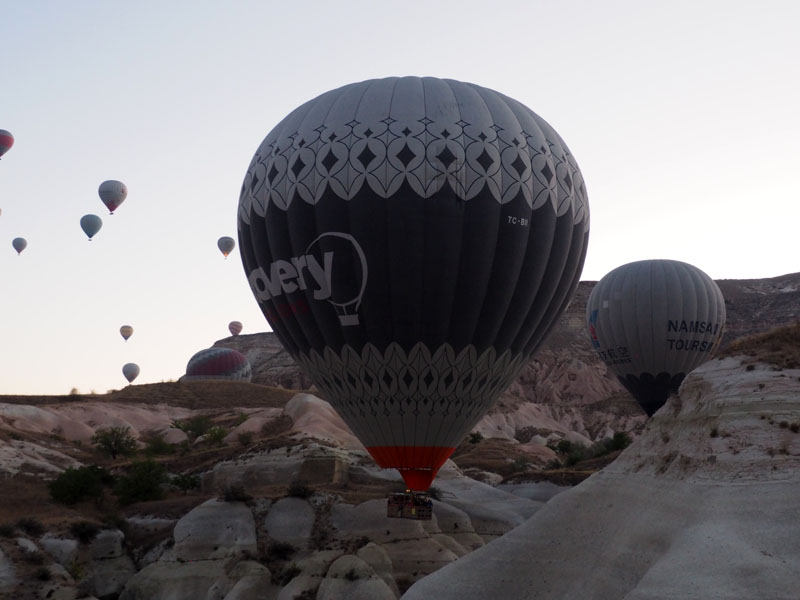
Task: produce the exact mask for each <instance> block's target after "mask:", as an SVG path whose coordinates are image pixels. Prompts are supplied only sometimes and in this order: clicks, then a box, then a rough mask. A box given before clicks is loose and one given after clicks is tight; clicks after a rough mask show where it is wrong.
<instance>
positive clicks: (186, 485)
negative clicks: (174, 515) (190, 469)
mask: <svg viewBox="0 0 800 600" xmlns="http://www.w3.org/2000/svg"><path fill="white" fill-rule="evenodd" d="M171 483H172V485H174V486H175V487H177V488H178V489H179V490H181V491H182V492H183V493H184V494H185V493H186V492H188V491H189V490H194V489H197V488H199V487H200V478H199V477H198V476H197V475H192V474H191V473H180V474H179V475H175V476H174V477H173V478H172V481H171Z"/></svg>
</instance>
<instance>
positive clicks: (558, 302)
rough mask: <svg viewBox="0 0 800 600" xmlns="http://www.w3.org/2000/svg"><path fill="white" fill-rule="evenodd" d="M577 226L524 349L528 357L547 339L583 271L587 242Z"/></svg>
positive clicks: (573, 230)
mask: <svg viewBox="0 0 800 600" xmlns="http://www.w3.org/2000/svg"><path fill="white" fill-rule="evenodd" d="M579 225H580V224H578V226H576V225H573V227H572V232H571V235H570V236H568V238H567V240H568V243H569V248H568V250H567V253H566V256H565V259H564V263H563V265H562V267H561V277H559V279H558V281H557V282H556V288H555V292H554V294H553V296H552V298H551V299H550V302H549V306H548V307H547V309H546V310H545V313H544V317H543V319H542V324H540V326H539V328H538V333H537V334H536V335H534V337H532V338H531V339H530V340H529V341H528V344H527V345H526V348H525V349H526V352H527V354H528V355H529V356H531V355H533V353H534V352H536V350H537V349H538V348H539V346H541V344H542V343H544V341H545V340H546V339H547V336H548V335H549V334H550V331H551V330H552V329H553V327H555V325H556V324H557V322H558V319H559V317H560V316H561V314H562V313H563V308H565V306H566V304H568V303H569V301H570V299H571V298H572V295H573V294H574V292H575V287H576V286H577V281H578V280H579V278H580V274H581V272H582V271H583V260H584V258H585V256H586V253H585V251H584V244H585V241H586V240H587V237H586V236H585V235H584V234H583V232H581V231H580V229H579ZM567 273H572V274H573V275H572V277H571V278H565V277H564V275H565V274H567ZM576 278H577V280H576ZM573 282H574V284H573Z"/></svg>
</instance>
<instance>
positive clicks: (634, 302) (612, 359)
mask: <svg viewBox="0 0 800 600" xmlns="http://www.w3.org/2000/svg"><path fill="white" fill-rule="evenodd" d="M586 320H587V325H588V329H589V337H590V340H591V342H592V346H593V347H594V349H595V352H597V354H598V356H599V357H600V358H601V359H602V360H603V361H604V362H605V363H606V365H608V367H609V369H610V370H611V371H612V372H613V373H615V374H616V375H617V377H618V378H619V380H620V382H621V383H622V385H624V386H625V387H626V388H627V389H628V390H629V391H630V392H631V394H633V396H634V398H636V400H637V401H638V402H639V404H640V405H641V407H642V408H643V409H644V410H645V412H646V413H647V414H648V415H652V414H653V413H655V412H656V411H657V410H658V409H659V408H661V407H662V406H663V405H664V403H665V402H666V401H667V398H668V397H669V395H670V394H671V393H677V391H678V386H680V384H681V382H682V381H683V379H684V377H686V374H687V373H689V372H690V371H692V370H693V369H695V368H697V367H698V366H700V365H701V364H702V363H703V362H705V361H706V360H708V359H709V358H710V356H711V354H712V352H714V350H715V349H716V348H717V346H718V345H719V343H720V340H721V339H722V333H723V329H724V328H725V300H724V299H723V297H722V292H721V291H720V289H719V287H718V286H717V284H716V283H714V280H712V279H711V278H710V277H709V276H708V275H706V274H705V273H703V271H701V270H700V269H698V268H697V267H694V266H692V265H689V264H686V263H684V262H679V261H676V260H642V261H638V262H633V263H629V264H627V265H623V266H621V267H617V268H616V269H614V270H613V271H611V272H610V273H608V274H607V275H606V276H605V277H603V278H602V279H601V280H600V281H599V282H598V283H597V285H596V286H595V287H594V289H593V290H592V293H591V294H590V296H589V300H588V302H587V304H586Z"/></svg>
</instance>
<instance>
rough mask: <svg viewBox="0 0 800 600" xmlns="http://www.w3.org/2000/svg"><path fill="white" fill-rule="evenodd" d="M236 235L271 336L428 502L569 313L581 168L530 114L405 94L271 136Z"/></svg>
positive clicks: (371, 90) (490, 99)
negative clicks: (437, 481)
mask: <svg viewBox="0 0 800 600" xmlns="http://www.w3.org/2000/svg"><path fill="white" fill-rule="evenodd" d="M238 223H239V247H240V252H241V255H242V261H243V263H244V269H245V273H246V275H247V278H248V280H249V282H250V287H251V289H252V291H253V294H254V295H255V297H256V299H257V300H258V303H259V305H260V306H261V310H262V311H263V313H264V315H265V316H266V318H267V320H268V321H269V323H270V325H271V327H272V329H273V331H274V332H275V333H276V334H277V336H278V338H279V339H280V340H281V342H282V343H283V345H284V346H285V347H286V349H287V350H288V351H289V353H290V354H291V355H292V356H293V357H294V358H295V360H296V361H298V362H299V363H300V364H301V365H302V367H303V368H304V369H305V370H306V372H307V373H308V375H309V376H310V377H311V379H312V381H313V382H314V383H315V385H316V386H317V387H318V388H319V389H320V391H321V393H322V395H323V396H324V397H325V398H327V399H328V400H329V401H330V402H331V404H332V405H333V406H334V407H335V408H336V410H337V411H338V412H339V413H340V414H341V416H342V418H343V419H344V420H345V421H346V422H347V424H348V425H349V426H350V428H351V429H352V430H353V432H354V433H355V434H356V435H357V436H358V438H359V439H360V440H361V441H362V443H363V444H364V445H365V446H366V447H367V449H368V450H369V452H370V453H371V454H372V456H373V457H374V458H375V460H376V461H377V463H378V464H379V465H381V466H382V467H389V468H397V469H399V470H400V472H401V474H402V475H403V477H404V479H405V481H406V483H407V484H408V486H409V487H411V488H413V489H415V490H425V489H427V488H428V487H429V486H430V483H431V481H432V479H433V478H434V476H435V474H436V471H437V470H438V469H439V467H440V466H441V465H442V464H443V463H444V462H445V460H447V458H448V457H449V456H450V454H451V453H452V451H453V449H454V448H455V446H457V445H458V444H459V443H460V441H461V440H462V439H463V438H464V436H465V435H466V434H467V433H468V432H469V431H470V429H471V428H472V427H473V426H474V425H475V424H476V423H477V421H478V420H479V419H480V418H481V417H482V416H483V415H484V413H485V412H486V411H487V410H488V409H489V407H490V406H491V404H492V403H493V402H494V400H495V398H496V396H497V394H498V393H499V392H500V391H502V390H503V389H505V388H506V386H508V385H509V384H510V383H511V382H512V381H513V380H514V378H515V377H516V376H517V374H518V373H519V371H520V369H521V368H522V367H523V366H524V365H525V364H526V362H527V361H528V359H529V357H530V356H531V354H532V353H533V351H534V350H535V349H536V348H537V347H538V346H539V344H540V343H541V342H542V340H543V339H544V337H545V336H546V335H547V333H548V331H549V330H550V328H551V327H552V326H553V324H554V323H555V322H556V320H557V319H558V317H559V315H560V314H561V312H562V311H563V309H564V308H565V307H566V305H567V303H568V302H569V300H570V298H571V296H572V293H573V291H574V289H575V286H576V285H577V283H578V278H579V275H580V272H581V268H582V266H583V260H584V256H585V252H586V244H587V240H588V233H589V209H588V204H587V199H586V189H585V188H584V184H583V178H582V176H581V173H580V170H579V169H578V166H577V164H576V162H575V160H574V158H573V157H572V155H571V154H570V152H569V150H568V149H567V147H566V145H565V144H564V142H563V140H562V139H561V138H560V137H559V136H558V134H557V133H556V132H555V131H554V130H553V129H552V127H550V125H549V124H547V123H546V122H545V121H544V120H543V119H541V118H540V117H539V116H537V115H536V114H535V113H533V112H532V111H531V110H530V109H528V108H527V107H525V106H524V105H522V104H520V103H519V102H517V101H516V100H513V99H511V98H509V97H507V96H504V95H502V94H499V93H497V92H495V91H492V90H489V89H486V88H483V87H479V86H477V85H472V84H468V83H461V82H458V81H453V80H443V79H435V78H430V77H426V78H418V77H404V78H387V79H380V80H371V81H364V82H361V83H355V84H352V85H346V86H344V87H342V88H339V89H336V90H333V91H330V92H327V93H325V94H323V95H321V96H319V97H318V98H316V99H314V100H311V101H310V102H307V103H306V104H304V105H302V106H301V107H299V108H298V109H296V110H295V111H294V112H292V113H291V114H290V115H289V116H288V117H286V118H285V119H284V120H283V121H281V122H280V123H279V124H278V125H277V126H276V127H275V128H274V129H273V130H272V131H271V132H270V133H269V134H268V135H267V137H266V138H265V139H264V141H263V142H262V144H261V146H260V147H259V148H258V151H257V152H256V154H255V156H254V157H253V160H252V162H251V164H250V167H249V168H248V170H247V174H246V176H245V180H244V184H243V186H242V190H241V197H240V201H239V221H238Z"/></svg>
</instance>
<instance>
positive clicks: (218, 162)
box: [0, 0, 800, 394]
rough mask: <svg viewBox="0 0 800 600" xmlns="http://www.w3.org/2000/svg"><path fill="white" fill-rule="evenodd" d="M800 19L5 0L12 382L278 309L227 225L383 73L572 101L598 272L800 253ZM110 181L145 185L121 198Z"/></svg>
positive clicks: (21, 383) (113, 385)
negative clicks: (304, 132) (227, 252)
mask: <svg viewBox="0 0 800 600" xmlns="http://www.w3.org/2000/svg"><path fill="white" fill-rule="evenodd" d="M798 22H800V2H795V1H794V0H785V1H767V0H765V1H763V2H756V1H752V2H736V1H732V0H727V1H702V0H701V1H685V0H681V1H669V2H666V1H665V2H642V1H641V0H628V1H615V2H609V1H603V2H598V1H596V0H586V1H567V2H538V1H533V0H529V1H520V2H503V1H499V0H498V1H496V2H486V1H485V0H484V1H480V2H478V1H474V2H473V1H466V0H453V1H450V0H447V1H441V2H436V1H435V0H427V1H416V0H403V1H401V2H376V1H374V0H371V1H363V2H355V1H353V2H350V1H347V0H339V1H337V2H330V1H327V0H326V1H319V2H303V1H300V0H298V1H294V2H286V1H282V2H270V1H264V0H261V1H252V2H245V1H236V0H232V1H226V2H221V1H200V0H185V1H175V0H170V1H166V2H165V1H163V0H158V1H137V2H123V1H114V0H105V1H100V0H97V1H81V0H70V1H61V0H51V1H45V0H31V1H29V2H20V1H18V0H0V39H2V40H3V47H4V51H3V57H2V59H0V81H2V85H3V91H2V94H0V129H7V130H9V131H11V132H12V133H13V134H14V136H15V138H16V143H15V145H14V147H13V148H12V149H11V150H10V151H9V152H8V153H7V154H6V155H5V157H3V159H2V160H0V209H1V210H2V214H1V215H0V282H1V283H0V286H1V287H0V292H1V293H0V394H66V393H68V392H69V391H70V389H71V388H73V387H74V388H77V389H78V390H79V391H80V392H83V393H88V392H90V391H92V390H94V391H97V392H98V393H103V392H105V391H107V390H110V389H119V388H121V387H123V386H124V385H126V384H127V382H126V381H125V379H124V378H123V376H122V372H121V369H122V365H123V364H124V363H126V362H135V363H138V364H139V366H140V367H141V375H140V376H139V378H138V379H137V380H136V383H137V384H139V383H152V382H158V381H164V380H170V379H177V378H178V377H180V376H181V375H182V374H183V373H184V370H185V367H186V362H187V361H188V359H189V358H190V357H191V356H192V354H194V352H196V351H198V350H200V349H202V348H206V347H208V346H210V345H212V344H213V343H214V341H216V340H218V339H220V338H223V337H226V336H227V335H228V330H227V325H228V322H229V321H231V320H239V321H241V322H242V323H243V324H244V331H243V333H255V332H259V331H266V330H268V326H267V322H266V320H265V319H264V317H263V316H262V314H261V312H260V310H259V309H258V305H257V304H256V301H255V299H254V298H253V296H252V294H251V292H250V289H249V287H248V285H247V281H246V278H245V276H244V272H243V269H242V265H241V260H240V258H239V255H238V248H237V249H236V250H235V251H234V253H233V254H232V255H231V256H230V258H228V259H227V260H225V259H223V257H222V255H221V254H220V252H219V251H218V249H217V247H216V240H217V238H219V237H220V236H223V235H229V236H232V237H234V238H236V237H237V235H236V211H237V207H238V197H239V188H240V186H241V184H242V180H243V177H244V174H245V171H246V170H247V167H248V164H249V162H250V159H251V157H252V155H253V153H254V152H255V150H256V148H257V147H258V145H259V144H260V142H261V140H262V139H263V138H264V137H265V135H266V134H267V133H268V132H269V130H270V129H272V127H273V126H274V125H275V124H277V123H278V122H279V121H280V120H281V119H282V118H283V117H285V116H286V115H287V114H288V113H289V112H290V111H291V110H292V109H293V108H295V107H296V106H298V105H299V104H301V103H303V102H305V101H307V100H309V99H311V98H313V97H315V96H317V95H318V94H320V93H322V92H325V91H327V90H329V89H332V88H336V87H339V86H341V85H344V84H347V83H351V82H354V81H361V80H364V79H370V78H374V77H385V76H393V75H432V76H438V77H447V78H453V79H458V80H462V81H468V82H472V83H476V84H479V85H483V86H486V87H489V88H492V89H495V90H497V91H499V92H502V93H504V94H507V95H509V96H511V97H513V98H515V99H517V100H519V101H521V102H522V103H524V104H526V105H527V106H529V107H530V108H531V109H533V110H534V111H535V112H536V113H538V114H539V115H540V116H542V117H543V118H544V119H546V120H547V121H548V122H549V123H550V124H551V125H553V127H554V128H555V129H556V130H557V131H558V132H559V134H560V135H561V136H562V137H563V138H564V140H565V141H566V143H567V145H568V146H569V147H570V150H571V151H572V153H573V154H574V156H575V158H576V159H577V161H578V164H579V166H580V168H581V171H582V172H583V176H584V179H585V181H586V186H587V190H588V193H589V203H590V208H591V219H592V228H591V234H590V239H589V253H588V257H587V260H586V265H585V267H584V270H583V277H582V279H584V280H597V279H599V278H601V277H602V276H603V275H605V274H606V273H607V272H608V271H610V270H611V269H613V268H615V267H617V266H619V265H621V264H624V263H627V262H631V261H633V260H640V259H645V258H671V259H677V260H683V261H686V262H689V263H692V264H694V265H696V266H698V267H699V268H701V269H703V270H704V271H706V272H707V273H708V274H709V275H710V276H711V277H713V278H715V279H719V278H735V279H744V278H762V277H773V276H777V275H783V274H786V273H793V272H797V271H800V258H798V252H797V238H798V233H797V231H798V223H800V179H799V178H798V175H797V172H798V167H797V163H798V159H800V110H799V109H798V107H800V78H799V77H798V72H799V69H800V36H799V35H798V34H797V24H798ZM106 179H119V180H121V181H124V182H125V183H126V185H127V186H128V190H129V194H128V198H127V200H126V201H125V203H124V204H123V205H122V206H121V207H120V208H119V209H118V210H117V211H116V213H115V214H114V215H113V216H109V215H108V211H107V210H106V209H105V207H104V206H103V205H102V203H101V202H100V199H99V197H98V195H97V187H98V185H99V184H100V183H101V182H102V181H104V180H106ZM87 213H95V214H97V215H99V216H100V217H101V218H102V219H103V223H104V225H103V229H102V230H101V231H100V232H99V233H98V234H97V236H96V237H95V239H94V240H93V241H92V242H91V243H89V242H87V241H86V238H85V236H84V234H83V232H82V231H81V230H80V227H79V225H78V222H79V220H80V217H81V216H83V215H84V214H87ZM15 237H24V238H26V239H27V240H28V248H27V249H26V250H25V251H24V252H23V253H22V255H21V256H17V254H16V252H15V251H14V250H13V249H12V247H11V240H12V239H13V238H15ZM123 324H129V325H132V326H133V327H134V330H135V332H134V334H133V336H132V337H131V339H130V340H128V342H123V340H122V337H121V336H120V334H119V327H120V326H121V325H123Z"/></svg>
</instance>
